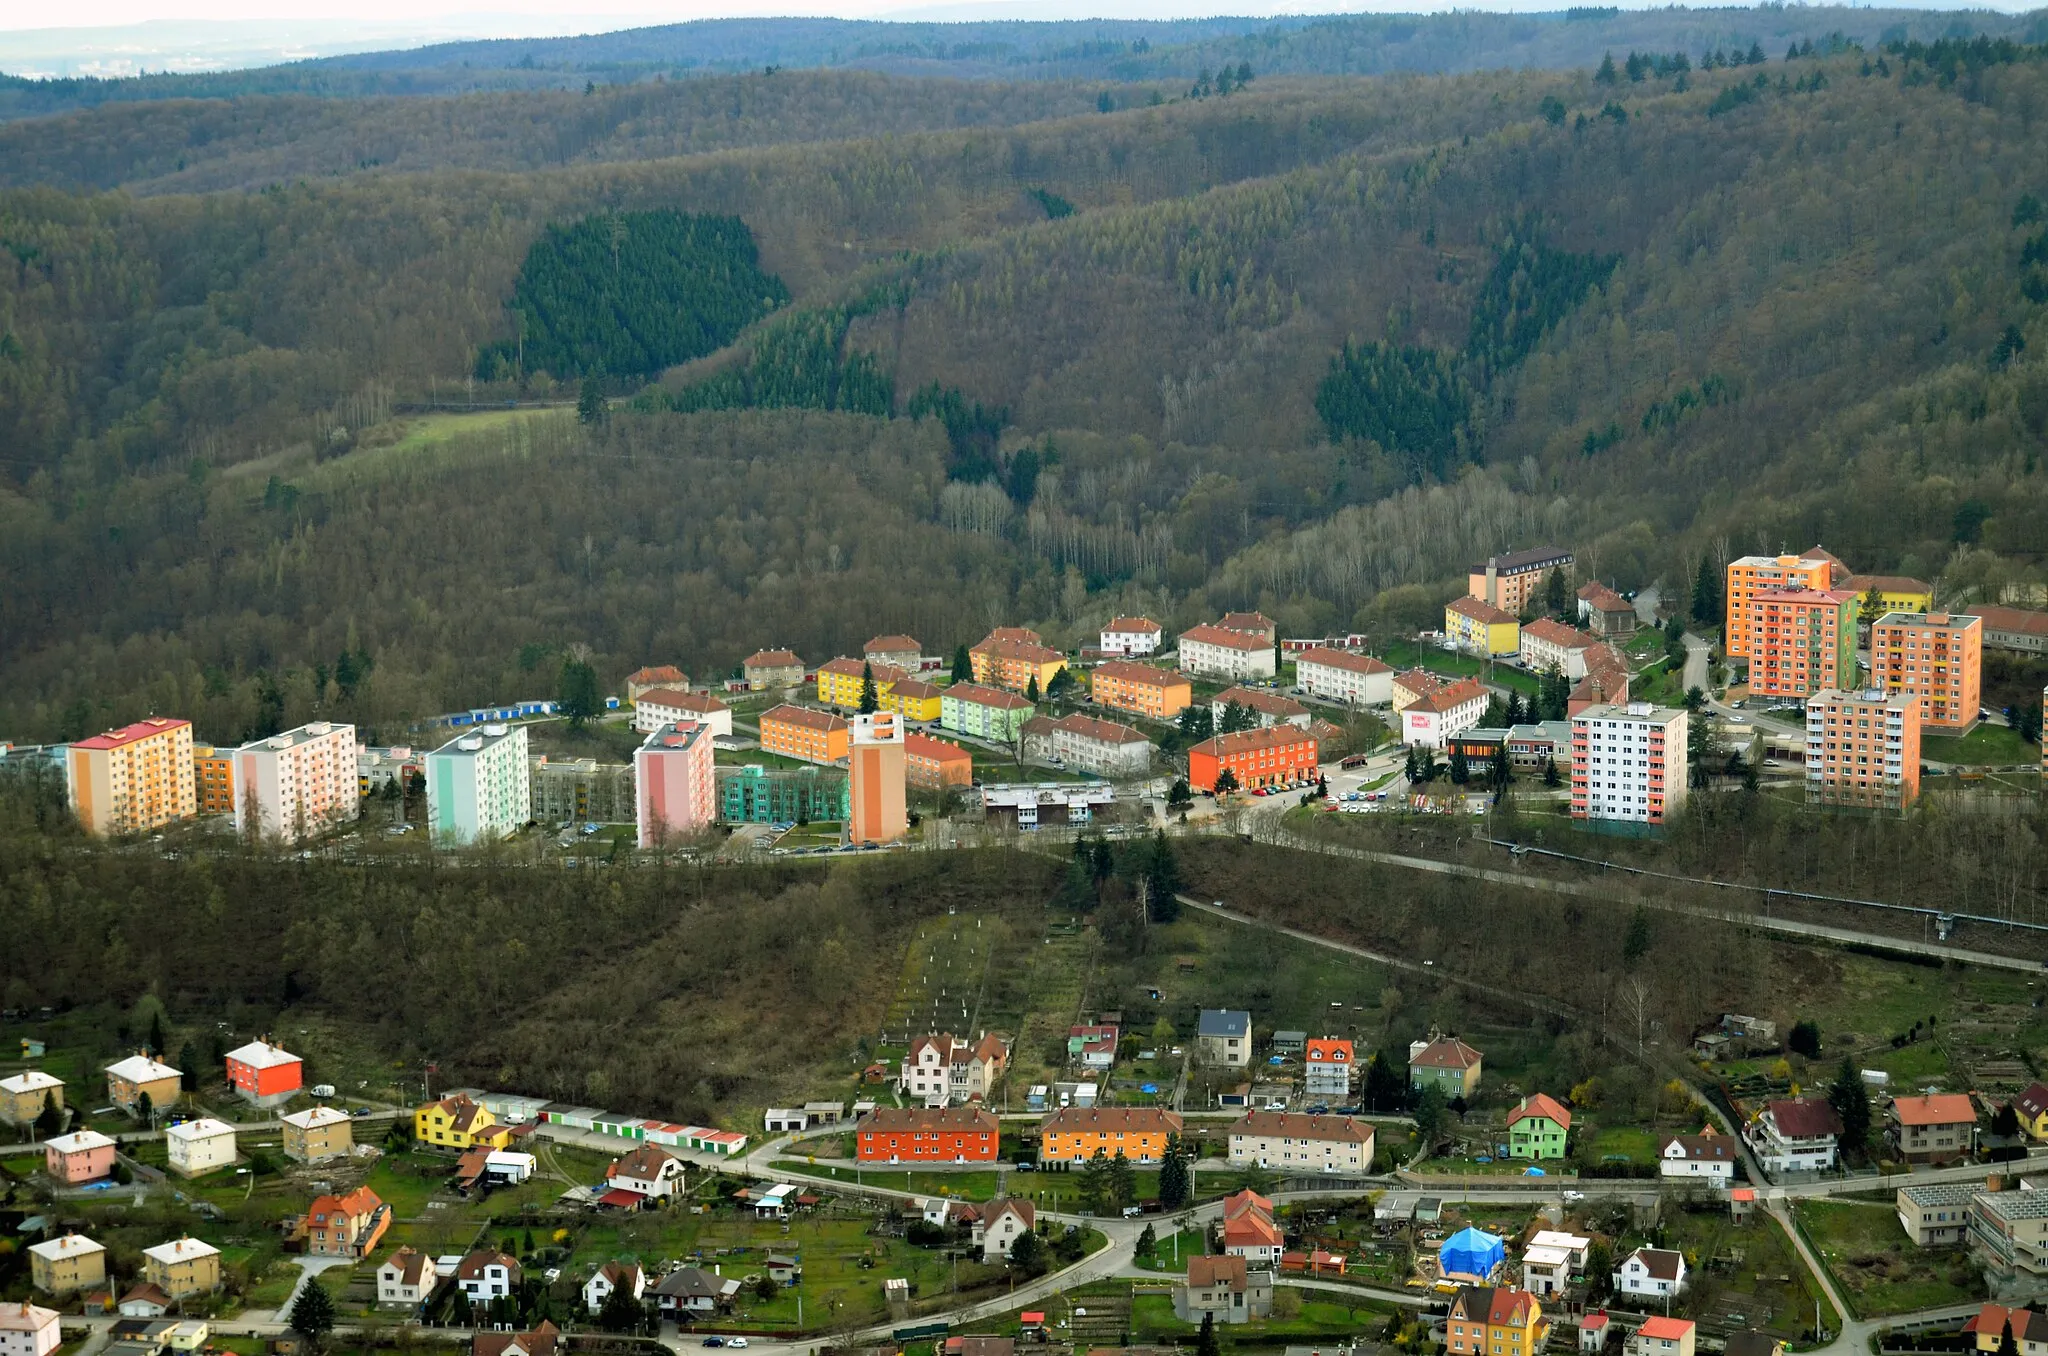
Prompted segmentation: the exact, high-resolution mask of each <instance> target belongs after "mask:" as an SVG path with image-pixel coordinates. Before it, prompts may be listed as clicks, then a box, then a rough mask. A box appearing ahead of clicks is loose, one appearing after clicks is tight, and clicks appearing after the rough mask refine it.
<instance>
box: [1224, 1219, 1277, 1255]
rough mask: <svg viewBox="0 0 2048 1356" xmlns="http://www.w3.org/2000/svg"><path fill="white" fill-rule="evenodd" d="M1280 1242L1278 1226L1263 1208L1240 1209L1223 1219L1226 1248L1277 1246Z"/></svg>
mask: <svg viewBox="0 0 2048 1356" xmlns="http://www.w3.org/2000/svg"><path fill="white" fill-rule="evenodd" d="M1281 1242H1282V1238H1281V1234H1280V1226H1278V1225H1277V1224H1275V1223H1273V1217H1272V1216H1271V1215H1268V1214H1267V1213H1266V1212H1265V1211H1263V1210H1256V1209H1250V1210H1240V1211H1238V1213H1237V1214H1235V1215H1232V1216H1229V1217H1227V1218H1226V1219H1225V1220H1224V1221H1223V1246H1224V1247H1226V1248H1243V1247H1251V1248H1277V1247H1279V1246H1280V1244H1281Z"/></svg>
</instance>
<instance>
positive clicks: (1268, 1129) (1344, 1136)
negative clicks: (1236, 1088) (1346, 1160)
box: [1230, 1111, 1373, 1144]
mask: <svg viewBox="0 0 2048 1356" xmlns="http://www.w3.org/2000/svg"><path fill="white" fill-rule="evenodd" d="M1230 1129H1231V1132H1232V1133H1233V1134H1247V1135H1281V1136H1284V1137H1286V1138H1290V1139H1306V1140H1314V1141H1316V1142H1318V1143H1320V1142H1321V1141H1323V1140H1342V1141H1343V1142H1345V1143H1347V1144H1368V1143H1370V1142H1371V1141H1372V1138H1373V1128H1372V1122H1370V1121H1361V1120H1354V1119H1353V1118H1351V1117H1350V1116H1303V1115H1298V1114H1295V1113H1292V1112H1287V1111H1247V1112H1245V1113H1244V1119H1242V1120H1240V1121H1238V1122H1237V1123H1236V1124H1234V1125H1232V1126H1231V1127H1230Z"/></svg>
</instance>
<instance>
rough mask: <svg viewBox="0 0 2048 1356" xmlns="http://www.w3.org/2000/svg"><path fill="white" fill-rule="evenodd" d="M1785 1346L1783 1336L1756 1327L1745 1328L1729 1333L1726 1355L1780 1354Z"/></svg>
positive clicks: (1768, 1355) (1767, 1355) (1766, 1355)
mask: <svg viewBox="0 0 2048 1356" xmlns="http://www.w3.org/2000/svg"><path fill="white" fill-rule="evenodd" d="M1784 1347H1785V1343H1784V1340H1783V1339H1782V1338H1778V1337H1773V1336H1771V1334H1769V1333H1767V1332H1758V1331H1757V1330H1756V1329H1754V1328H1744V1329H1743V1330H1742V1331H1741V1332H1731V1333H1729V1334H1728V1345H1727V1347H1726V1356H1778V1353H1779V1352H1780V1351H1782V1350H1784Z"/></svg>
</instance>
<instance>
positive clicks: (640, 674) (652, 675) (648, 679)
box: [626, 664, 690, 687]
mask: <svg viewBox="0 0 2048 1356" xmlns="http://www.w3.org/2000/svg"><path fill="white" fill-rule="evenodd" d="M626 681H627V682H628V683H631V684H633V685H634V686H636V687H645V686H648V685H651V684H655V683H662V684H667V683H687V682H689V681H690V680H689V678H688V677H686V676H685V675H684V673H683V671H682V670H681V669H679V668H677V667H676V666H675V665H673V664H651V665H649V666H648V667H646V668H644V669H634V670H633V671H632V672H631V673H629V674H627V675H626Z"/></svg>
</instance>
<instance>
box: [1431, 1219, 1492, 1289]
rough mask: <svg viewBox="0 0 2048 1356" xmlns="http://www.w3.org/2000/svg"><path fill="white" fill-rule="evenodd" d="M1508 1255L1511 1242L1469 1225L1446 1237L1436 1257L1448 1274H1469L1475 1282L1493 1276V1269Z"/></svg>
mask: <svg viewBox="0 0 2048 1356" xmlns="http://www.w3.org/2000/svg"><path fill="white" fill-rule="evenodd" d="M1507 1255H1508V1249H1507V1244H1505V1243H1503V1242H1501V1241H1500V1239H1498V1238H1496V1237H1494V1236H1493V1235H1492V1234H1489V1233H1483V1232H1481V1231H1480V1230H1478V1229H1473V1228H1470V1227H1467V1228H1464V1229H1460V1230H1458V1232H1457V1233H1455V1234H1452V1235H1451V1236H1450V1237H1449V1238H1448V1239H1446V1240H1444V1245H1443V1247H1442V1248H1441V1249H1439V1250H1438V1252H1437V1255H1436V1260H1437V1266H1438V1268H1439V1269H1441V1270H1442V1272H1443V1274H1444V1275H1446V1276H1469V1277H1471V1278H1472V1279H1473V1280H1475V1281H1484V1280H1487V1279H1489V1278H1490V1277H1492V1275H1493V1269H1494V1268H1495V1267H1497V1266H1499V1265H1500V1264H1501V1262H1502V1260H1503V1259H1505V1258H1506V1257H1507Z"/></svg>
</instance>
